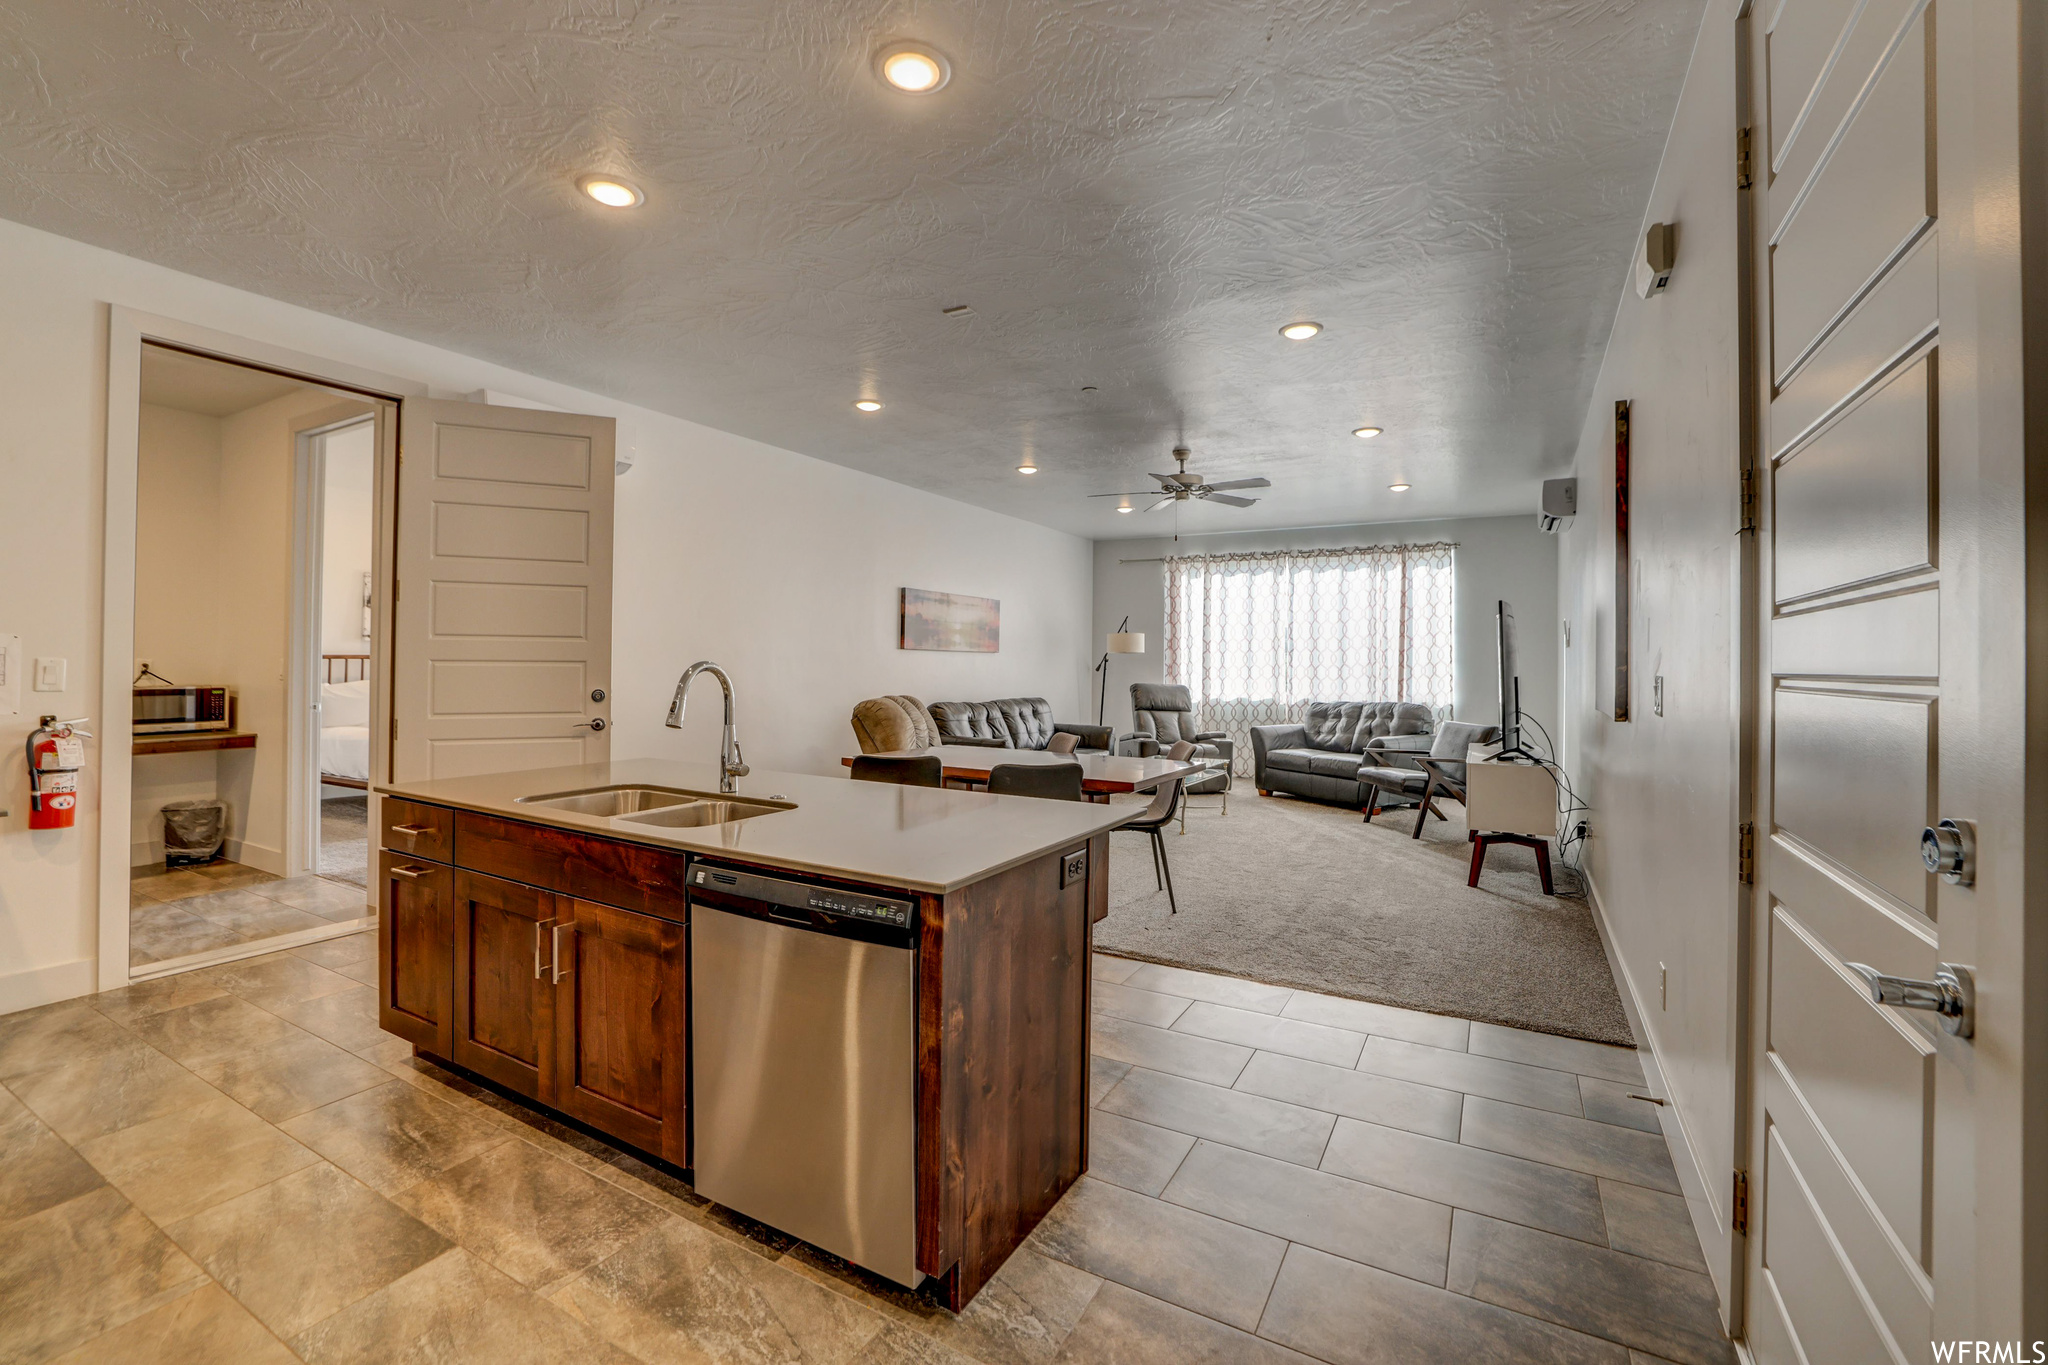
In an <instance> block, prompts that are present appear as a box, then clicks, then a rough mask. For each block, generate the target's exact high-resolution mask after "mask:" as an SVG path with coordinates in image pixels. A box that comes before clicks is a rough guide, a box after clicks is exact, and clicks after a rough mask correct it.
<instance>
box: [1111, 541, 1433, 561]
mask: <svg viewBox="0 0 2048 1365" xmlns="http://www.w3.org/2000/svg"><path fill="white" fill-rule="evenodd" d="M1457 548H1458V542H1457V541H1455V540H1418V541H1415V542H1413V543H1411V544H1405V545H1335V546H1331V547H1330V548H1328V549H1315V550H1240V551H1238V552H1236V553H1235V554H1233V553H1231V552H1230V551H1227V550H1226V551H1223V552H1222V553H1219V554H1200V555H1154V556H1152V557H1151V558H1150V559H1119V560H1118V561H1117V563H1119V564H1164V563H1165V562H1166V561H1167V560H1169V559H1255V558H1258V557H1259V556H1261V555H1317V554H1322V555H1341V554H1358V553H1360V552H1363V551H1367V550H1455V549H1457Z"/></svg>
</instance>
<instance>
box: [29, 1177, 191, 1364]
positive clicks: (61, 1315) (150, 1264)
mask: <svg viewBox="0 0 2048 1365" xmlns="http://www.w3.org/2000/svg"><path fill="white" fill-rule="evenodd" d="M205 1278H206V1273H205V1272H204V1271H202V1270H201V1269H200V1268H199V1267H198V1266H197V1265H195V1264H193V1262H192V1260H191V1259H190V1258H189V1257H187V1256H186V1255H185V1253H184V1252H182V1251H180V1250H178V1248H177V1247H176V1246H174V1245H172V1243H171V1240H170V1239H169V1238H167V1237H165V1236H164V1235H163V1233H161V1232H159V1231H157V1229H156V1225H155V1224H153V1223H151V1222H150V1221H149V1219H147V1218H145V1217H144V1216H143V1215H142V1212H141V1211H140V1210H139V1209H137V1208H136V1207H135V1206H134V1205H132V1204H130V1203H129V1202H128V1201H127V1200H126V1199H123V1198H122V1197H121V1194H120V1192H119V1191H118V1190H114V1189H110V1188H106V1187H102V1188H100V1189H98V1190H95V1191H93V1192H92V1193H91V1194H85V1195H80V1196H79V1197H78V1198H76V1199H72V1200H68V1201H66V1202H65V1203H62V1204H59V1205H57V1206H56V1207H54V1208H48V1209H44V1210H43V1211H42V1212H41V1213H37V1214H32V1215H31V1216H29V1217H27V1218H23V1219H19V1220H17V1221H15V1222H12V1223H9V1224H8V1225H7V1226H6V1228H5V1230H4V1232H0V1360H6V1361H10V1362H14V1361H19V1362H32V1361H40V1360H45V1359H47V1358H49V1357H51V1356H54V1355H57V1354H59V1353H60V1352H63V1351H68V1350H70V1349H71V1348H72V1347H73V1346H76V1345H78V1344H79V1343H80V1342H84V1341H89V1340H91V1339H92V1338H93V1337H96V1336H99V1335H100V1334H101V1333H103V1332H106V1331H108V1330H109V1329H111V1328H114V1327H118V1326H120V1325H121V1324H122V1323H124V1322H127V1321H129V1320H130V1319H132V1318H136V1317H140V1316H141V1315H142V1314H144V1313H147V1312H149V1311H150V1310H151V1309H153V1308H155V1307H157V1306H158V1305H160V1304H163V1303H165V1302H168V1301H169V1300H171V1299H174V1298H177V1297H178V1296H179V1295H181V1294H185V1293H189V1292H190V1291H191V1290H192V1289H193V1288H194V1287H196V1286H197V1285H199V1284H200V1283H202V1282H203V1281H204V1280H205Z"/></svg>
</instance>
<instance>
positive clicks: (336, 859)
mask: <svg viewBox="0 0 2048 1365" xmlns="http://www.w3.org/2000/svg"><path fill="white" fill-rule="evenodd" d="M320 875H321V876H323V877H333V878H335V879H336V880H338V881H344V882H353V883H355V884H356V885H357V886H368V885H369V884H370V798H369V797H367V796H335V797H329V798H328V799H326V800H324V801H322V802H321V803H320Z"/></svg>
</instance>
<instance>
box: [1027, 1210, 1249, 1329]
mask: <svg viewBox="0 0 2048 1365" xmlns="http://www.w3.org/2000/svg"><path fill="white" fill-rule="evenodd" d="M1029 1245H1030V1246H1031V1247H1032V1249H1034V1250H1036V1251H1039V1252H1041V1253H1043V1254H1045V1255H1047V1256H1051V1257H1053V1258H1055V1259H1057V1260H1061V1261H1065V1262H1066V1263H1067V1264H1068V1265H1072V1266H1077V1267H1079V1268H1080V1269H1082V1270H1086V1271H1088V1272H1089V1273H1090V1274H1094V1275H1100V1276H1102V1277H1103V1278H1104V1279H1107V1280H1115V1281H1116V1282H1117V1283H1118V1284H1122V1285H1125V1286H1127V1287H1129V1288H1131V1289H1136V1290H1138V1291H1139V1292H1141V1293H1145V1294H1150V1295H1152V1296H1153V1297H1154V1298H1160V1299H1165V1300H1167V1301H1168V1302H1171V1303H1177V1304H1179V1305H1181V1306H1182V1307H1183V1308H1191V1309H1194V1310H1195V1311H1196V1312H1199V1313H1203V1314H1205V1315H1207V1316H1209V1317H1212V1318H1216V1319H1217V1320H1219V1321H1222V1322H1227V1323H1229V1324H1231V1325H1232V1326H1234V1327H1240V1328H1243V1329H1245V1330H1247V1331H1249V1330H1251V1329H1252V1328H1253V1327H1255V1326H1257V1324H1258V1321H1259V1311H1260V1309H1261V1308H1262V1307H1263V1306H1264V1304H1265V1302H1266V1292H1267V1290H1268V1289H1270V1288H1271V1287H1272V1284H1273V1276H1274V1275H1275V1274H1276V1273H1278V1271H1279V1269H1280V1256H1281V1253H1282V1252H1283V1251H1284V1250H1285V1249H1286V1246H1287V1244H1286V1243H1285V1242H1284V1241H1282V1240H1281V1239H1280V1238H1278V1237H1271V1236H1268V1235H1267V1234H1265V1233H1263V1232H1255V1231H1253V1230H1252V1229H1250V1228H1247V1227H1241V1226H1239V1225H1237V1224H1235V1223H1228V1222H1225V1221H1224V1220H1222V1219H1220V1218H1211V1217H1210V1216H1209V1215H1207V1214H1205V1213H1196V1212H1195V1211H1194V1210H1192V1209H1184V1208H1181V1207H1180V1206H1178V1205H1176V1204H1167V1203H1162V1202H1161V1201H1159V1200H1157V1199H1149V1198H1147V1197H1146V1196H1144V1195H1142V1194H1136V1193H1133V1192H1132V1191H1130V1190H1126V1189H1122V1188H1120V1187H1118V1186H1115V1185H1110V1184H1107V1183H1105V1182H1103V1181H1100V1180H1094V1179H1091V1178H1089V1177H1087V1176H1083V1177H1082V1178H1081V1179H1080V1180H1078V1181H1076V1182H1075V1184H1074V1186H1073V1188H1072V1189H1069V1190H1068V1191H1067V1193H1066V1196H1065V1197H1064V1198H1062V1199H1061V1200H1060V1202H1059V1203H1058V1204H1056V1205H1054V1206H1053V1210H1052V1212H1051V1213H1049V1214H1047V1215H1046V1218H1045V1221H1044V1222H1042V1223H1040V1224H1039V1225H1038V1227H1037V1229H1036V1230H1035V1231H1034V1232H1033V1233H1032V1234H1031V1238H1030V1243H1029Z"/></svg>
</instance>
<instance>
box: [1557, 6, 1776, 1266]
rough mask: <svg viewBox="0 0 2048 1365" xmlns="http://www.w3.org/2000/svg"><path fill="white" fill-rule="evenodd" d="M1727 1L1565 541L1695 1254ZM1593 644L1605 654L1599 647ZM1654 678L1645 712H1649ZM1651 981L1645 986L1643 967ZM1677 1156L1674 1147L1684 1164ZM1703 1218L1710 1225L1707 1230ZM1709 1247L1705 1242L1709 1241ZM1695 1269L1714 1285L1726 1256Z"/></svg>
mask: <svg viewBox="0 0 2048 1365" xmlns="http://www.w3.org/2000/svg"><path fill="white" fill-rule="evenodd" d="M1734 10H1735V6H1734V4H1733V3H1730V0H1715V3H1713V4H1711V5H1710V6H1709V7H1708V10H1707V13H1706V16H1705V20H1704V22H1703V24H1702V26H1701V30H1700V38H1699V43H1698V47H1697V49H1696V51H1695V53H1694V56H1693V61H1692V68H1691V71H1690V72H1689V73H1688V75H1687V78H1686V85H1685V90H1684V94H1683V95H1682V97H1681V99H1680V102H1679V106H1678V112H1677V116H1676V121H1675V123H1674V125H1673V128H1672V131H1671V137H1670V141H1669V144H1668V145H1667V148H1666V150H1665V155H1664V160H1663V165H1662V166H1661V168H1660V169H1659V171H1658V176H1657V183H1656V187H1655V189H1654V191H1653V192H1652V194H1651V197H1650V202H1649V204H1648V206H1647V209H1646V212H1645V223H1646V224H1647V223H1649V222H1667V223H1675V224H1677V225H1678V230H1679V235H1678V243H1679V246H1678V268H1677V270H1676V272H1675V273H1674V274H1673V276H1672V281H1671V287H1670V288H1669V290H1668V291H1666V292H1665V293H1663V294H1661V295H1659V296H1657V297H1656V298H1653V299H1650V300H1648V301H1644V300H1641V299H1638V298H1636V296H1635V295H1634V294H1633V293H1632V292H1627V291H1625V290H1622V289H1621V282H1620V281H1617V282H1616V285H1617V291H1618V292H1620V293H1621V304H1620V307H1619V309H1618V311H1617V313H1616V315H1615V323H1614V333H1613V337H1612V339H1611V340H1610V341H1609V342H1608V346H1607V353H1606V357H1605V359H1604V361H1603V363H1602V365H1601V369H1600V376H1599V379H1598V381H1597V383H1596V385H1595V387H1594V394H1593V401H1592V405H1591V406H1590V407H1589V408H1588V410H1587V413H1586V420H1585V425H1584V428H1583V430H1582V432H1581V435H1580V440H1579V447H1578V453H1577V460H1576V464H1575V472H1576V473H1577V476H1578V479H1579V516H1578V518H1577V520H1576V521H1575V522H1574V523H1573V525H1572V527H1571V529H1570V530H1569V531H1567V532H1566V533H1565V535H1564V537H1563V540H1562V544H1561V547H1560V549H1561V560H1560V563H1559V569H1558V577H1559V603H1560V610H1561V611H1562V613H1563V615H1564V617H1565V619H1566V620H1567V621H1569V622H1570V623H1571V626H1572V645H1571V648H1569V649H1568V650H1566V651H1565V653H1566V660H1565V709H1566V713H1567V721H1566V727H1567V731H1568V736H1569V737H1568V739H1567V741H1566V748H1565V756H1566V763H1567V766H1568V767H1569V768H1570V770H1571V772H1572V775H1573V777H1574V779H1575V780H1576V783H1577V785H1578V787H1579V790H1580V793H1581V795H1582V796H1584V797H1585V799H1586V800H1587V801H1588V802H1590V803H1591V805H1592V807H1593V811H1592V814H1591V816H1590V819H1591V823H1592V837H1591V840H1590V841H1589V844H1588V848H1587V854H1586V870H1587V873H1588V875H1589V877H1590V879H1591V881H1592V884H1593V888H1594V892H1595V896H1596V903H1597V905H1598V907H1599V910H1600V912H1601V914H1602V916H1603V917H1604V922H1605V927H1606V929H1607V931H1608V937H1609V942H1610V947H1611V949H1612V950H1613V952H1614V953H1615V954H1616V956H1617V957H1618V958H1619V961H1620V965H1621V969H1622V975H1623V978H1624V986H1625V987H1630V988H1632V990H1633V994H1634V997H1635V1003H1636V1005H1637V1006H1638V1017H1639V1021H1640V1024H1641V1027H1640V1029H1639V1036H1640V1037H1641V1041H1642V1042H1643V1045H1644V1046H1645V1048H1646V1049H1647V1050H1648V1051H1649V1052H1650V1053H1651V1054H1652V1056H1653V1058H1654V1061H1655V1063H1656V1065H1657V1067H1658V1068H1659V1069H1660V1070H1661V1072H1662V1081H1663V1084H1664V1086H1665V1088H1666V1091H1667V1093H1668V1095H1669V1098H1670V1100H1671V1102H1672V1107H1671V1108H1670V1109H1668V1110H1666V1111H1665V1117H1666V1122H1667V1125H1672V1127H1671V1131H1673V1132H1675V1133H1676V1134H1677V1135H1678V1136H1679V1138H1680V1140H1681V1143H1682V1146H1681V1149H1680V1150H1679V1151H1677V1152H1675V1153H1674V1155H1677V1156H1678V1157H1679V1158H1680V1159H1679V1171H1680V1176H1681V1179H1682V1180H1683V1181H1684V1182H1685V1185H1686V1193H1687V1196H1688V1199H1689V1201H1690V1203H1691V1204H1692V1207H1693V1213H1694V1218H1695V1221H1697V1222H1698V1223H1700V1225H1701V1226H1702V1228H1703V1229H1707V1230H1709V1231H1708V1232H1707V1233H1706V1234H1705V1235H1704V1240H1706V1241H1707V1243H1708V1245H1709V1247H1710V1249H1711V1247H1712V1246H1713V1245H1714V1243H1715V1242H1716V1241H1717V1240H1718V1241H1720V1242H1721V1243H1722V1244H1723V1245H1725V1244H1726V1225H1727V1214H1728V1206H1727V1199H1728V1186H1729V1172H1730V1171H1732V1170H1733V1169H1734V1167H1735V1165H1736V1164H1737V1163H1736V1159H1735V1143H1736V1107H1735V1106H1736V1093H1737V1084H1736V1082H1737V1076H1736V1068H1737V1065H1738V1060H1737V1055H1736V1041H1737V1032H1736V1028H1737V1020H1736V1018H1735V1010H1734V1001H1735V992H1736V986H1737V980H1736V968H1737V965H1738V958H1737V956H1736V951H1737V941H1736V940H1737V931H1738V920H1737V912H1738V890H1739V888H1738V887H1737V885H1736V882H1735V860H1736V826H1737V820H1738V814H1737V812H1738V804H1737V797H1738V776H1739V774H1738V768H1737V721H1738V710H1737V705H1736V701H1737V697H1736V682H1737V679H1736V676H1735V668H1736V648H1737V630H1738V625H1739V619H1738V615H1737V606H1738V604H1737V601H1736V592H1737V582H1738V580H1737V571H1738V568H1739V564H1738V561H1737V555H1738V554H1739V552H1740V541H1739V537H1738V535H1737V528H1738V526H1739V524H1740V510H1739V501H1740V492H1741V486H1740V475H1739V466H1738V461H1739V458H1740V439H1739V438H1740V430H1739V416H1740V414H1739V413H1738V410H1737V406H1736V404H1737V397H1738V390H1737V380H1738V370H1737V364H1738V359H1737V339H1738V332H1737V326H1738V318H1737V313H1736V303H1737V286H1736V254H1735V252H1736V239H1735V225H1736V202H1735V198H1736V196H1735V177H1734V174H1733V169H1732V165H1733V153H1732V152H1731V150H1730V149H1731V148H1732V147H1733V146H1734V145H1735V58H1734V52H1735V42H1734V28H1735V24H1734ZM1618 399H1629V400H1631V402H1632V403H1633V408H1632V411H1631V431H1630V438H1631V439H1630V494H1631V496H1630V540H1631V558H1632V564H1631V575H1632V578H1633V580H1634V582H1635V585H1636V586H1635V602H1634V605H1633V611H1632V613H1631V617H1630V619H1631V630H1632V632H1633V636H1634V643H1633V649H1632V665H1631V666H1632V677H1633V683H1634V687H1633V696H1632V699H1631V705H1630V711H1631V715H1632V719H1631V720H1629V721H1628V722H1627V723H1617V722H1615V721H1613V720H1610V719H1608V717H1607V716H1605V715H1603V714H1602V712H1601V709H1600V706H1599V705H1598V701H1599V699H1600V697H1601V696H1602V695H1603V692H1604V691H1609V690H1611V689H1603V688H1602V686H1601V680H1602V674H1603V672H1604V671H1605V670H1604V669H1603V667H1602V664H1601V660H1602V649H1601V643H1600V642H1601V641H1602V640H1603V639H1611V636H1610V635H1608V634H1607V632H1609V631H1610V630H1611V622H1612V619H1613V611H1614V581H1615V563H1614V539H1613V528H1614V515H1613V488H1614V482H1613V479H1614V404H1615V402H1616V400H1618ZM1608 657H1611V655H1610V656H1608ZM1659 674H1661V675H1662V676H1663V678H1664V714H1663V715H1662V716H1657V715H1655V714H1653V712H1652V710H1651V706H1650V701H1651V687H1652V679H1653V678H1654V677H1656V676H1657V675H1659ZM1660 968H1661V969H1662V970H1665V971H1668V974H1669V975H1668V984H1667V986H1666V989H1665V990H1663V991H1660V990H1659V972H1660ZM1688 1153H1689V1159H1688ZM1714 1229H1719V1231H1718V1232H1715V1231H1712V1230H1714ZM1709 1259H1710V1261H1711V1260H1712V1256H1711V1255H1710V1258H1709ZM1713 1269H1714V1272H1715V1275H1716V1277H1717V1279H1718V1280H1719V1282H1720V1284H1721V1287H1722V1290H1723V1292H1724V1294H1725V1292H1726V1290H1727V1287H1728V1278H1727V1272H1728V1267H1727V1266H1726V1265H1725V1264H1721V1263H1716V1264H1714V1265H1713Z"/></svg>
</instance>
